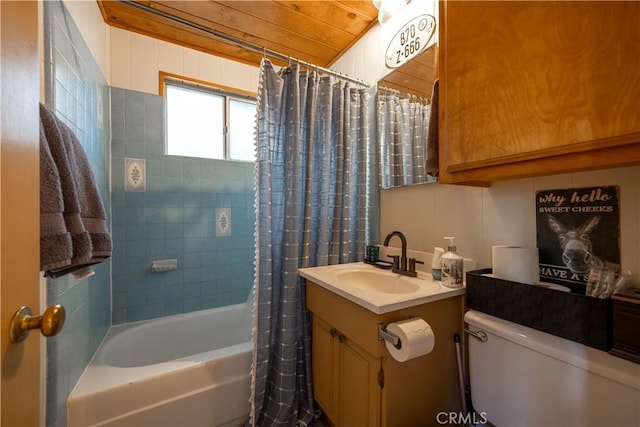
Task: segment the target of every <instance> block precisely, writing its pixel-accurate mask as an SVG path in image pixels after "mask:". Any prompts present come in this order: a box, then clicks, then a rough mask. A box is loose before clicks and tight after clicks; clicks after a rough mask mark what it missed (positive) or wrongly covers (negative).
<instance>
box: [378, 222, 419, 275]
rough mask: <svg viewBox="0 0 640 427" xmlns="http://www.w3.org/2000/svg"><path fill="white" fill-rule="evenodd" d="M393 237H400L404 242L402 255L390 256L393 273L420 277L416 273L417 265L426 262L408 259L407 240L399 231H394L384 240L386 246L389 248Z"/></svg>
mask: <svg viewBox="0 0 640 427" xmlns="http://www.w3.org/2000/svg"><path fill="white" fill-rule="evenodd" d="M393 236H398V237H399V238H400V241H401V242H402V248H401V249H402V252H401V253H402V255H400V256H398V255H389V258H392V259H393V267H391V271H393V272H394V273H398V274H403V275H405V276H409V277H416V276H418V273H417V272H416V264H424V262H422V261H417V260H416V259H415V258H411V259H407V238H406V237H404V234H402V233H401V232H400V231H397V230H396V231H392V232H391V233H389V234H387V237H385V238H384V243H383V244H384V246H389V240H391V238H392V237H393ZM407 264H408V265H407Z"/></svg>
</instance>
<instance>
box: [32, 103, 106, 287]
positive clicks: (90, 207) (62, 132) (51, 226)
mask: <svg viewBox="0 0 640 427" xmlns="http://www.w3.org/2000/svg"><path fill="white" fill-rule="evenodd" d="M40 169H41V170H40V185H41V189H40V206H41V207H40V222H41V225H40V234H41V236H40V268H41V270H43V271H45V275H47V276H49V277H60V276H63V275H65V274H68V273H71V272H73V271H75V270H78V269H80V268H84V267H86V266H88V265H92V264H96V263H99V262H102V261H104V260H105V259H106V258H108V257H109V256H111V236H110V235H109V230H108V227H107V222H106V214H105V210H104V206H103V204H102V200H101V199H100V194H99V193H98V188H97V186H96V184H95V180H94V176H93V173H92V171H91V167H90V166H89V161H88V159H87V156H86V154H85V153H84V150H83V149H82V146H81V145H80V142H79V141H78V138H77V137H76V136H75V135H74V133H73V132H72V131H71V129H69V127H68V126H66V125H65V124H64V123H63V122H62V121H60V120H59V119H58V118H57V117H56V116H55V114H53V112H52V111H50V110H49V109H48V108H47V107H45V106H44V105H42V104H40Z"/></svg>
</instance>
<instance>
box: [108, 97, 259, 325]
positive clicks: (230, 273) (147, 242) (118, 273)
mask: <svg viewBox="0 0 640 427" xmlns="http://www.w3.org/2000/svg"><path fill="white" fill-rule="evenodd" d="M111 119H112V152H111V165H112V166H111V167H112V206H113V236H114V242H115V248H114V256H113V323H114V324H117V323H126V322H134V321H138V320H143V319H150V318H155V317H161V316H166V315H171V314H177V313H185V312H190V311H195V310H201V309H206V308H213V307H219V306H224V305H229V304H235V303H239V302H243V301H245V300H246V298H247V295H248V293H249V288H250V287H251V286H252V285H253V278H254V258H255V245H254V229H255V209H254V164H253V163H249V162H235V161H223V160H209V159H198V158H191V157H179V156H167V155H165V154H164V152H165V150H164V98H162V97H160V96H156V95H150V94H146V93H141V92H136V91H131V90H125V89H119V88H111ZM125 158H135V159H145V161H146V179H147V183H146V192H127V191H125V185H124V183H125V178H124V164H125ZM216 208H230V209H231V236H229V237H216V230H215V210H216ZM172 258H176V259H177V260H178V269H177V270H174V271H168V272H162V273H154V272H151V270H150V268H151V262H152V261H153V260H161V259H172Z"/></svg>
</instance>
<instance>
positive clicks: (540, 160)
mask: <svg viewBox="0 0 640 427" xmlns="http://www.w3.org/2000/svg"><path fill="white" fill-rule="evenodd" d="M440 22H441V24H440V44H441V45H440V49H439V75H440V87H439V89H440V98H439V102H440V109H439V116H440V117H439V119H440V182H442V183H463V184H464V183H467V184H480V185H483V184H484V185H486V184H488V183H490V182H492V181H496V180H504V179H511V178H522V177H530V176H536V175H547V174H554V173H564V172H572V171H580V170H589V169H598V168H606V167H617V166H627V165H637V164H640V2H635V1H620V2H613V1H584V2H580V1H578V2H573V1H570V2H568V1H530V2H528V1H502V2H484V1H458V0H456V1H445V2H440Z"/></svg>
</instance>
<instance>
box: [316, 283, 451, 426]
mask: <svg viewBox="0 0 640 427" xmlns="http://www.w3.org/2000/svg"><path fill="white" fill-rule="evenodd" d="M307 307H308V308H309V310H310V311H311V312H312V313H313V335H312V336H313V338H312V346H313V352H312V369H313V383H314V398H315V400H316V402H317V403H318V404H319V405H320V407H321V408H322V410H323V412H324V414H325V416H326V417H327V418H328V419H329V422H330V423H331V424H332V425H334V426H337V427H376V426H382V427H395V426H403V427H412V426H415V427H422V426H425V425H436V424H437V420H436V416H437V414H438V412H441V411H444V412H450V411H453V412H459V411H460V410H461V402H460V391H459V389H458V376H457V375H458V374H457V372H458V371H457V364H456V353H455V345H454V342H453V334H454V333H458V334H460V333H461V329H462V296H461V295H458V296H455V297H450V298H447V299H444V300H440V301H434V302H431V303H427V304H422V305H420V306H416V307H411V308H407V309H402V310H397V311H394V312H390V313H385V314H375V313H373V312H371V311H369V310H367V309H365V308H364V307H361V306H359V305H357V304H355V303H354V302H351V301H349V300H347V299H346V298H343V297H341V296H339V295H337V294H335V293H333V292H331V291H329V290H327V289H325V288H323V287H321V286H319V285H317V284H315V283H313V282H310V281H307ZM412 316H417V317H421V318H423V319H424V320H425V321H427V322H428V323H429V324H430V325H431V327H432V329H433V331H434V333H435V335H436V345H435V347H434V350H433V351H432V352H431V353H429V354H428V355H425V356H421V357H418V358H415V359H413V360H409V361H407V362H403V363H401V362H398V361H396V360H395V359H393V358H392V357H391V356H390V355H389V353H388V351H387V349H386V346H385V344H384V341H380V340H378V324H379V323H382V324H384V325H387V324H389V323H390V322H396V321H399V320H403V319H407V318H409V317H412Z"/></svg>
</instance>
